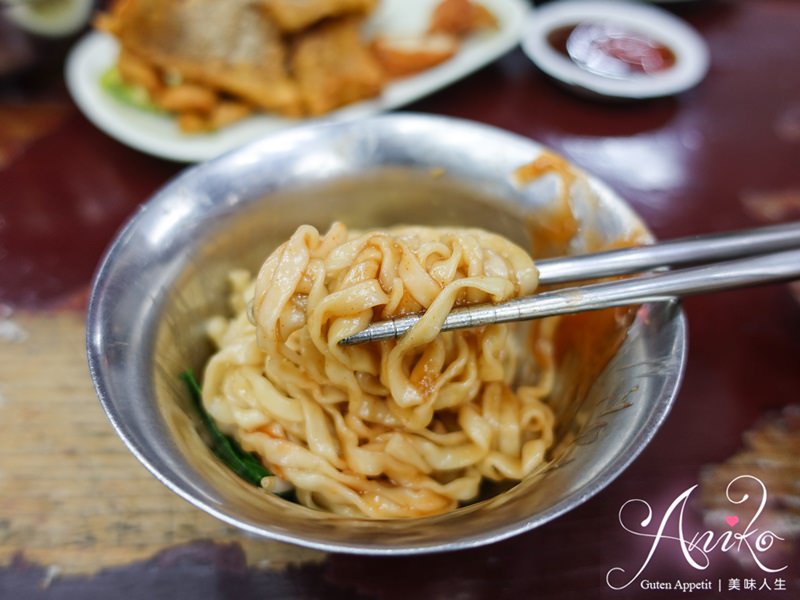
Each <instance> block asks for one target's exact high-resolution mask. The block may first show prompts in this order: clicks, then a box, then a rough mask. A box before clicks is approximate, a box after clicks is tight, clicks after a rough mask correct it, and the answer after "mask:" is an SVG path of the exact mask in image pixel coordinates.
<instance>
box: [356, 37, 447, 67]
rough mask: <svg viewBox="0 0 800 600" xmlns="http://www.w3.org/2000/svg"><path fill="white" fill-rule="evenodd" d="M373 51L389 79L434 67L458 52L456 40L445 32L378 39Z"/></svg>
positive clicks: (374, 41) (374, 43)
mask: <svg viewBox="0 0 800 600" xmlns="http://www.w3.org/2000/svg"><path fill="white" fill-rule="evenodd" d="M372 51H373V52H374V53H375V57H376V58H377V59H378V62H379V63H380V64H381V66H382V67H383V70H384V72H385V73H386V74H387V75H388V76H390V77H405V76H407V75H413V74H414V73H419V72H420V71H425V70H426V69H430V68H431V67H435V66H436V65H438V64H439V63H442V62H444V61H446V60H447V59H449V58H451V57H452V56H453V55H455V53H456V52H457V51H458V40H457V39H456V38H455V37H454V36H452V35H449V34H446V33H432V34H428V35H424V36H416V37H401V38H390V37H379V38H376V39H374V40H373V41H372Z"/></svg>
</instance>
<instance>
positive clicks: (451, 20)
mask: <svg viewBox="0 0 800 600" xmlns="http://www.w3.org/2000/svg"><path fill="white" fill-rule="evenodd" d="M496 28H497V18H496V17H495V16H494V15H493V14H492V13H491V11H490V10H489V9H488V8H486V7H485V6H483V5H482V4H479V3H477V2H472V0H442V1H441V2H440V3H439V4H438V6H437V7H436V8H435V9H434V11H433V14H432V15H431V24H430V28H429V31H430V32H431V33H449V34H451V35H457V36H465V35H467V34H469V33H472V32H473V31H477V30H479V29H496Z"/></svg>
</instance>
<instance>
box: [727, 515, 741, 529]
mask: <svg viewBox="0 0 800 600" xmlns="http://www.w3.org/2000/svg"><path fill="white" fill-rule="evenodd" d="M725 522H726V523H727V524H728V525H729V526H730V527H733V526H734V525H736V524H737V523H738V522H739V517H737V516H736V515H730V516H727V517H725Z"/></svg>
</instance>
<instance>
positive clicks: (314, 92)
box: [95, 0, 497, 133]
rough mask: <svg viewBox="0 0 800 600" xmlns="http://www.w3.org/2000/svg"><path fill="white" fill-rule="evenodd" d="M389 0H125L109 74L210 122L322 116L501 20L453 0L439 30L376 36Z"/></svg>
mask: <svg viewBox="0 0 800 600" xmlns="http://www.w3.org/2000/svg"><path fill="white" fill-rule="evenodd" d="M377 2H378V0H227V1H226V2H222V1H219V0H114V1H113V3H112V5H111V9H110V10H109V11H108V12H106V13H101V14H100V15H98V17H97V18H96V20H95V26H96V27H98V28H99V29H102V30H104V31H106V32H108V33H110V34H111V35H113V36H114V37H116V38H117V40H118V42H119V46H120V53H119V56H118V58H117V64H116V70H114V69H112V70H110V71H109V73H110V74H113V75H114V77H112V78H107V79H108V80H109V81H111V80H112V79H113V81H116V82H117V84H118V85H119V86H120V87H122V88H127V87H130V88H131V89H133V90H134V91H135V92H136V98H138V99H139V104H141V105H142V106H147V107H149V108H151V109H153V110H161V111H165V112H168V113H172V114H174V115H175V116H176V117H177V123H178V126H179V127H180V129H181V130H182V131H184V132H187V133H198V132H208V131H213V130H216V129H219V128H221V127H225V126H227V125H230V124H231V123H234V122H236V121H238V120H240V119H243V118H245V117H247V116H249V115H250V114H252V113H253V112H254V111H266V112H271V113H275V114H278V115H283V116H288V117H295V116H304V115H311V116H316V115H321V114H324V113H327V112H329V111H332V110H334V109H337V108H339V107H341V106H344V105H346V104H350V103H352V102H357V101H359V100H363V99H366V98H372V97H374V96H377V95H379V94H380V93H381V89H382V87H383V86H384V85H385V83H386V82H387V81H388V80H389V79H391V78H396V77H404V76H407V75H412V74H415V73H419V72H421V71H424V70H426V69H429V68H431V67H433V66H435V65H438V64H440V63H442V62H444V61H446V60H447V59H449V58H451V57H452V56H453V55H455V54H456V52H458V49H459V44H460V41H461V39H462V38H463V37H464V36H465V35H467V34H468V33H470V32H472V31H474V30H476V29H480V28H485V27H494V26H496V24H497V23H496V19H495V17H494V15H492V13H490V12H489V11H488V10H487V9H485V8H484V7H483V6H482V5H479V4H475V3H473V2H471V1H470V0H441V1H440V2H439V3H438V4H437V5H436V7H435V8H434V9H433V13H432V16H431V21H430V26H429V28H428V31H423V32H420V33H419V34H418V35H416V36H407V37H403V38H388V37H382V36H378V37H376V38H374V39H373V40H372V42H370V41H368V40H365V39H363V38H362V30H363V29H364V27H363V25H364V21H365V18H366V16H367V15H368V14H369V13H370V12H372V11H373V10H374V9H375V7H376V4H377ZM112 71H113V73H112ZM116 95H117V96H119V94H116ZM126 97H127V96H126ZM137 105H138V104H137Z"/></svg>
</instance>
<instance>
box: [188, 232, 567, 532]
mask: <svg viewBox="0 0 800 600" xmlns="http://www.w3.org/2000/svg"><path fill="white" fill-rule="evenodd" d="M231 282H232V284H233V294H232V306H233V309H234V311H235V312H236V315H235V316H234V317H233V318H226V317H217V318H215V319H213V320H212V322H211V323H210V326H209V332H210V335H211V337H212V339H213V340H214V341H215V343H216V345H217V347H218V351H217V352H216V354H214V355H213V357H212V358H211V359H210V361H209V363H208V365H207V367H206V371H205V376H204V382H203V401H204V404H205V407H206V409H207V411H208V412H209V414H210V415H211V416H212V417H213V418H214V419H215V420H216V421H217V423H218V424H219V426H220V428H222V429H223V430H224V431H226V432H227V433H229V434H231V435H234V436H235V437H236V439H237V440H238V441H239V443H240V444H241V445H242V447H243V448H244V449H245V450H247V451H253V452H255V453H257V454H258V455H259V456H260V457H261V459H262V460H263V461H264V463H265V465H266V466H267V467H268V468H269V469H270V470H271V471H272V472H273V473H274V474H275V476H274V477H267V478H264V480H263V481H262V486H264V487H265V488H267V489H271V490H274V489H281V486H284V487H285V486H286V484H287V483H288V484H291V486H293V487H294V488H295V490H296V494H297V498H298V500H299V501H300V502H301V503H302V504H304V505H306V506H309V507H314V508H320V509H323V510H328V511H332V512H335V513H339V514H345V515H353V516H366V517H373V518H399V517H417V516H425V515H431V514H437V513H441V512H445V511H448V510H451V509H453V508H455V507H457V506H458V504H459V503H460V502H466V501H469V500H472V499H474V498H475V497H476V496H477V495H478V491H479V485H480V482H481V480H482V479H483V478H487V479H490V480H495V481H497V480H504V479H510V480H519V479H521V478H522V477H524V476H525V475H528V474H530V473H531V472H533V471H534V470H536V469H537V468H539V467H540V466H541V465H542V464H543V462H544V461H545V453H546V451H547V449H548V448H549V447H550V446H551V444H552V442H553V415H552V412H551V410H550V409H549V408H548V406H547V404H545V403H544V402H543V399H544V398H545V397H546V396H547V395H548V394H549V392H550V389H551V387H552V381H553V360H552V344H551V340H552V337H553V333H554V329H555V325H556V323H557V321H555V320H552V321H544V322H542V323H537V324H536V325H535V326H533V327H532V328H531V331H532V332H533V335H530V336H529V338H530V339H529V340H528V342H530V343H531V347H530V348H527V349H523V348H521V347H520V344H521V342H524V340H521V338H522V336H521V335H519V333H520V331H521V329H522V328H524V327H529V326H523V325H520V324H515V325H493V326H489V327H484V328H480V329H467V330H461V331H454V332H447V333H440V328H441V325H442V322H443V321H444V319H445V317H446V316H447V314H448V313H449V311H450V310H451V308H452V307H453V306H454V305H456V304H467V303H478V302H487V301H493V302H500V301H503V300H507V299H509V298H512V297H515V296H520V295H525V294H530V293H532V292H533V291H534V289H535V288H536V285H537V271H536V268H535V266H534V264H533V261H532V259H531V258H530V256H529V255H528V254H527V253H526V252H524V251H523V250H522V249H521V248H519V247H518V246H516V245H514V244H513V243H511V242H510V241H508V240H507V239H505V238H503V237H501V236H499V235H496V234H492V233H489V232H486V231H482V230H478V229H457V228H429V227H402V228H394V229H389V230H376V231H367V232H355V231H348V230H347V228H346V227H345V226H344V225H342V224H341V223H335V224H334V225H333V226H332V227H331V228H330V230H329V231H328V232H327V233H326V234H325V235H320V233H319V232H318V231H317V230H316V229H315V228H313V227H311V226H302V227H300V228H299V229H298V230H297V231H296V232H295V233H294V235H292V237H291V238H290V239H289V240H288V241H287V242H286V243H284V244H283V245H282V246H280V247H279V248H278V249H277V250H275V252H273V253H272V255H271V256H269V258H268V259H267V260H266V262H265V263H264V265H263V266H262V267H261V270H260V272H259V274H258V276H257V278H256V279H255V280H254V281H253V280H251V278H250V276H249V274H247V273H245V272H240V271H239V272H234V273H232V274H231ZM248 303H250V306H249V310H248ZM423 310H424V311H425V314H424V316H423V318H422V319H421V320H420V321H419V323H418V324H417V325H415V326H414V328H413V329H412V330H411V331H409V332H408V333H407V334H406V335H405V336H404V337H402V338H401V339H399V340H390V341H383V342H374V343H370V344H365V345H362V346H339V345H338V342H339V341H340V340H341V339H343V338H345V337H347V336H349V335H351V334H354V333H356V332H358V331H360V330H361V329H363V328H364V327H366V326H367V325H368V324H369V323H370V322H372V321H373V320H379V319H386V318H390V317H393V316H397V315H401V314H406V313H409V312H419V311H423ZM248 315H249V318H248ZM534 361H535V364H531V363H532V362H534Z"/></svg>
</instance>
